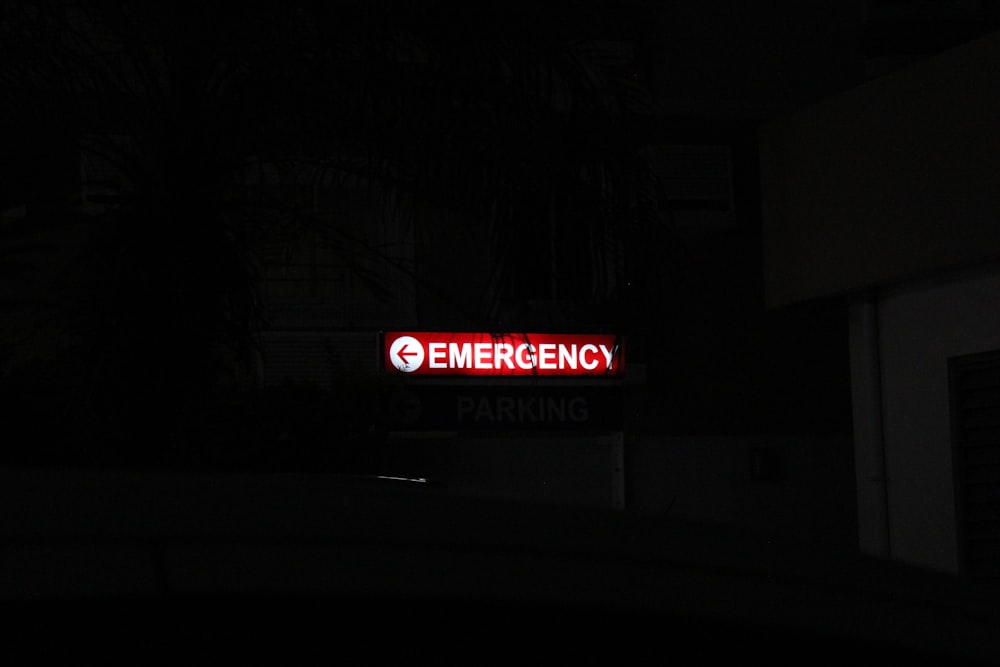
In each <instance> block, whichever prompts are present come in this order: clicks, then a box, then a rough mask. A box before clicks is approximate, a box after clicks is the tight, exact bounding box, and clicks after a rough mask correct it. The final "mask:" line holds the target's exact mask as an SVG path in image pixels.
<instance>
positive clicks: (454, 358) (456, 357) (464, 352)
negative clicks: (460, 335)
mask: <svg viewBox="0 0 1000 667" xmlns="http://www.w3.org/2000/svg"><path fill="white" fill-rule="evenodd" d="M448 354H449V358H448V367H449V368H471V367H472V346H471V345H469V344H468V343H462V345H461V347H460V346H459V344H458V343H448Z"/></svg>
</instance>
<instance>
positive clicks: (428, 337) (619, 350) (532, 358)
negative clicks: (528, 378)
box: [384, 331, 625, 376]
mask: <svg viewBox="0 0 1000 667" xmlns="http://www.w3.org/2000/svg"><path fill="white" fill-rule="evenodd" d="M384 352H385V368H386V371H387V372H389V373H402V374H405V375H492V376H497V375H500V376H519V375H559V376H566V375H583V376H595V375H596V376H618V375H621V374H622V373H623V372H624V369H625V350H624V345H623V341H622V339H621V337H619V336H615V335H611V334H489V333H454V332H434V331H391V332H387V333H386V334H385V342H384Z"/></svg>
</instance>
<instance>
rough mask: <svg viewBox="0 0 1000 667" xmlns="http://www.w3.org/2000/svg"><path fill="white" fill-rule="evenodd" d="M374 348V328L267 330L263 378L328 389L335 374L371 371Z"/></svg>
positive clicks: (374, 369) (274, 382)
mask: <svg viewBox="0 0 1000 667" xmlns="http://www.w3.org/2000/svg"><path fill="white" fill-rule="evenodd" d="M377 352H378V335H377V334H376V333H374V332H360V333H358V332H331V331H268V332H266V333H265V334H264V355H265V356H264V382H265V384H267V385H269V386H282V385H313V386H316V387H319V388H321V389H330V387H331V386H332V383H333V381H334V379H335V378H339V377H359V376H372V375H374V374H375V373H376V372H377V370H378V366H377V364H378V355H377Z"/></svg>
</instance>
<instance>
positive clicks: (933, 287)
mask: <svg viewBox="0 0 1000 667" xmlns="http://www.w3.org/2000/svg"><path fill="white" fill-rule="evenodd" d="M998 304H1000V265H990V266H985V267H982V268H979V269H975V270H967V271H964V272H961V273H954V274H951V275H949V276H947V277H944V278H941V279H937V280H934V281H929V280H928V281H924V282H914V283H909V284H907V285H904V286H899V287H895V288H891V289H886V290H883V291H882V293H881V295H880V298H879V304H878V329H879V353H880V359H881V384H882V422H883V438H884V446H885V469H886V491H887V501H888V540H889V550H890V556H891V557H892V558H893V560H900V561H904V562H910V563H914V564H918V565H923V566H927V567H932V568H936V569H942V570H946V571H956V570H957V567H958V560H957V559H958V556H957V544H956V521H955V489H954V484H953V481H952V480H953V474H952V449H951V421H950V420H951V416H950V409H949V388H948V359H949V358H951V357H954V356H959V355H964V354H973V353H978V352H986V351H990V350H995V349H1000V308H998V307H997V305H998Z"/></svg>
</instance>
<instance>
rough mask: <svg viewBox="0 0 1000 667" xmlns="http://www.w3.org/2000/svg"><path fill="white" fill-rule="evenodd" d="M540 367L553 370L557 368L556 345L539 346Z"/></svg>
mask: <svg viewBox="0 0 1000 667" xmlns="http://www.w3.org/2000/svg"><path fill="white" fill-rule="evenodd" d="M538 367H539V368H544V369H545V370H551V369H554V368H555V367H556V345H555V343H542V344H541V345H539V346H538Z"/></svg>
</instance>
